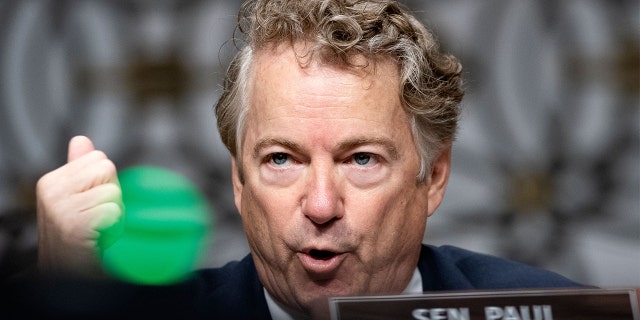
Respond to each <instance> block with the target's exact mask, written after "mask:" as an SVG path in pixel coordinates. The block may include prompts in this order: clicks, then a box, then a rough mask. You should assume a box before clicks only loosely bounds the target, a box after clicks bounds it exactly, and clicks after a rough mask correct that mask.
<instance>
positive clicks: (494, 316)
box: [484, 307, 504, 320]
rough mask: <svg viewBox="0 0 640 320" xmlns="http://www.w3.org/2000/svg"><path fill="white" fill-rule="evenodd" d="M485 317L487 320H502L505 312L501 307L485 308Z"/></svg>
mask: <svg viewBox="0 0 640 320" xmlns="http://www.w3.org/2000/svg"><path fill="white" fill-rule="evenodd" d="M484 316H485V318H486V319H487V320H498V319H502V317H503V316H504V312H503V311H502V308H500V307H485V308H484Z"/></svg>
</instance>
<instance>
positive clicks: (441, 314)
mask: <svg viewBox="0 0 640 320" xmlns="http://www.w3.org/2000/svg"><path fill="white" fill-rule="evenodd" d="M411 315H412V316H413V318H414V319H416V320H470V319H471V318H470V317H469V309H468V308H460V309H456V308H433V309H414V310H413V311H412V312H411Z"/></svg>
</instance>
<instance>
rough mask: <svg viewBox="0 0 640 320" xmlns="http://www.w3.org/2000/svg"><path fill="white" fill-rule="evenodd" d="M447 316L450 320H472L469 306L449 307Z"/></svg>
mask: <svg viewBox="0 0 640 320" xmlns="http://www.w3.org/2000/svg"><path fill="white" fill-rule="evenodd" d="M447 316H448V317H449V320H470V319H471V317H469V308H460V309H455V308H449V309H447Z"/></svg>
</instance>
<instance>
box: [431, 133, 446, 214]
mask: <svg viewBox="0 0 640 320" xmlns="http://www.w3.org/2000/svg"><path fill="white" fill-rule="evenodd" d="M450 172H451V143H448V144H447V145H446V146H445V147H444V148H443V149H442V151H440V154H438V156H437V157H436V158H435V159H434V160H433V163H432V164H431V172H430V173H429V177H427V189H428V196H427V197H428V199H429V208H428V209H427V210H428V216H429V217H430V216H431V215H432V214H433V213H434V212H435V211H436V209H437V208H438V206H440V203H441V202H442V199H443V198H444V193H445V191H446V189H447V183H448V182H449V173H450Z"/></svg>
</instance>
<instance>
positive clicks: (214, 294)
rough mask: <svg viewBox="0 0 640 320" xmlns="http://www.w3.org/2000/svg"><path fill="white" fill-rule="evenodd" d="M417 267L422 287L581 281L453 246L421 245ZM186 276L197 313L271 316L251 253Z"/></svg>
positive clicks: (504, 286)
mask: <svg viewBox="0 0 640 320" xmlns="http://www.w3.org/2000/svg"><path fill="white" fill-rule="evenodd" d="M418 269H419V270H420V274H421V275H422V287H423V289H424V291H425V292H428V291H442V290H475V289H485V290H490V289H520V288H552V287H556V288H557V287H576V286H580V285H579V284H577V283H575V282H572V281H570V280H568V279H566V278H564V277H562V276H560V275H558V274H555V273H552V272H550V271H546V270H542V269H538V268H534V267H531V266H527V265H524V264H521V263H516V262H512V261H507V260H504V259H500V258H496V257H492V256H488V255H483V254H478V253H474V252H471V251H467V250H463V249H460V248H456V247H452V246H443V247H434V246H426V245H423V247H422V251H421V252H420V260H419V262H418ZM191 281H192V285H194V286H195V287H197V290H196V292H197V293H196V296H197V301H198V307H197V310H198V314H199V315H203V316H205V315H207V316H212V317H213V318H219V319H224V318H227V317H228V318H229V319H231V318H233V319H271V317H270V315H269V309H268V307H267V302H266V300H265V297H264V292H263V287H262V284H261V283H260V280H259V279H258V274H257V271H256V268H255V265H254V264H253V260H252V258H251V256H250V255H248V256H246V257H245V258H244V259H243V260H241V261H236V262H231V263H229V264H227V265H225V266H224V267H222V268H218V269H205V270H200V271H198V272H197V273H196V274H195V276H194V278H192V279H191Z"/></svg>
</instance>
